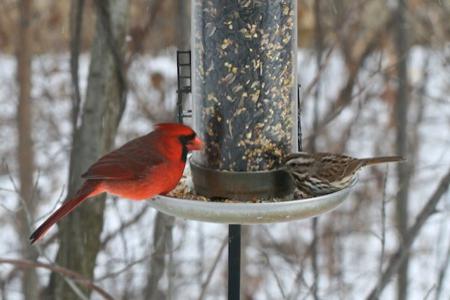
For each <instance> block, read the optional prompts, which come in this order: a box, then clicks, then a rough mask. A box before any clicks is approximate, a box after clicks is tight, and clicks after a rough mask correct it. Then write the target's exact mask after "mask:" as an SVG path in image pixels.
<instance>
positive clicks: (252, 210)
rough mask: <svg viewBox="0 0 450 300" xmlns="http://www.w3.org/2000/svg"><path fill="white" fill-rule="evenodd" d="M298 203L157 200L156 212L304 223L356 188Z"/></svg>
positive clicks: (236, 221)
mask: <svg viewBox="0 0 450 300" xmlns="http://www.w3.org/2000/svg"><path fill="white" fill-rule="evenodd" d="M355 183H356V180H355V181H354V182H353V183H352V185H351V186H349V187H347V188H345V189H342V190H340V191H338V192H335V193H332V194H328V195H324V196H320V197H314V198H308V199H300V200H291V201H283V202H264V203H247V202H245V203H223V202H208V201H200V200H188V199H179V198H174V197H168V196H161V195H159V196H156V197H155V199H154V200H152V201H150V205H151V206H153V207H154V208H155V209H157V210H159V211H161V212H163V213H166V214H168V215H171V216H175V217H179V218H184V219H191V220H198V221H204V222H212V223H225V224H263V223H275V222H286V221H293V220H300V219H306V218H310V217H314V216H318V215H320V214H323V213H326V212H329V211H331V210H333V209H335V208H336V207H337V206H339V204H341V203H342V202H343V201H344V200H345V199H346V198H347V196H348V194H349V193H350V191H351V190H352V189H353V187H354V186H355Z"/></svg>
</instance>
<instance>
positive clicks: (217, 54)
mask: <svg viewBox="0 0 450 300" xmlns="http://www.w3.org/2000/svg"><path fill="white" fill-rule="evenodd" d="M296 2H297V1H296V0H270V1H269V0H264V1H263V0H234V1H230V0H192V57H193V63H192V66H193V86H192V92H193V106H194V109H193V114H194V124H195V128H196V131H197V133H198V134H199V136H200V137H201V138H202V139H203V141H204V142H205V149H204V151H202V152H200V153H195V154H194V156H193V159H192V162H193V163H194V164H196V165H198V166H201V167H203V168H209V169H213V170H219V171H231V172H254V171H270V170H274V169H276V168H278V167H279V166H280V162H281V159H282V157H283V156H284V155H285V154H287V153H290V152H292V151H293V150H295V149H296V124H297V121H296V120H297V119H296V117H297V108H296V103H297V78H296V51H297V29H296V26H297V19H296V16H297V5H296ZM194 177H195V174H194ZM194 184H195V178H194Z"/></svg>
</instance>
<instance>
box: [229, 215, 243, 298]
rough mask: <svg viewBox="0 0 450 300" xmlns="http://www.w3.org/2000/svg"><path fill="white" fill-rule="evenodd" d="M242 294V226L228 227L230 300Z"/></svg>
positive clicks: (231, 225)
mask: <svg viewBox="0 0 450 300" xmlns="http://www.w3.org/2000/svg"><path fill="white" fill-rule="evenodd" d="M240 294H241V225H237V224H230V225H228V300H239V298H240Z"/></svg>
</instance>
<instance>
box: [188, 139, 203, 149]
mask: <svg viewBox="0 0 450 300" xmlns="http://www.w3.org/2000/svg"><path fill="white" fill-rule="evenodd" d="M186 147H187V148H188V150H189V151H195V150H202V148H203V142H202V140H201V139H199V138H198V137H196V138H195V139H193V140H192V141H190V142H189V143H187V145H186Z"/></svg>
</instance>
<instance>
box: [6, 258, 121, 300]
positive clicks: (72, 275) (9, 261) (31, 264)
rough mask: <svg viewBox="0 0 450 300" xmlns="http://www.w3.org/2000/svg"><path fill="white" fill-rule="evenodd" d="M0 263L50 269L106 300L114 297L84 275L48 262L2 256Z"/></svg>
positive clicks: (111, 299)
mask: <svg viewBox="0 0 450 300" xmlns="http://www.w3.org/2000/svg"><path fill="white" fill-rule="evenodd" d="M0 264H10V265H14V266H17V267H19V268H23V269H25V268H43V269H47V270H50V271H52V272H55V273H58V274H60V275H62V276H64V277H68V278H70V279H72V280H74V281H76V282H78V283H80V284H82V285H84V286H85V287H87V288H89V289H91V290H94V291H96V292H97V293H99V294H100V295H101V296H103V298H104V299H108V300H113V299H114V298H113V297H112V296H111V295H110V294H109V293H108V292H107V291H105V290H104V289H102V288H101V287H99V286H97V285H95V284H94V283H93V282H92V281H91V280H89V279H87V278H86V277H84V276H82V275H81V274H79V273H77V272H74V271H72V270H69V269H66V268H63V267H60V266H55V265H49V264H45V263H41V262H33V261H30V260H26V259H4V258H0Z"/></svg>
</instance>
